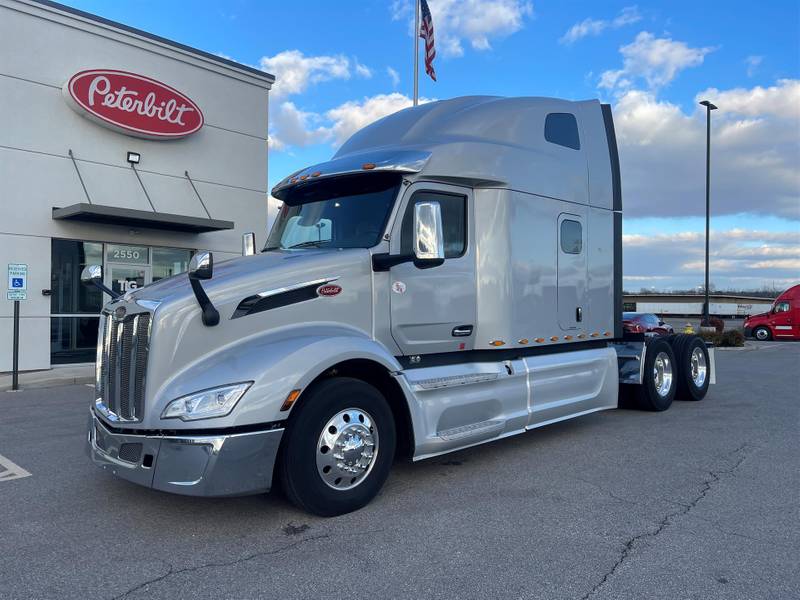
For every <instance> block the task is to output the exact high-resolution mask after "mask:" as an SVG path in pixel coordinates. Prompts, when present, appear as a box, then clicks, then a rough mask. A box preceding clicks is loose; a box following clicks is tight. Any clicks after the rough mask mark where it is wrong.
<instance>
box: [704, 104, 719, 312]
mask: <svg viewBox="0 0 800 600" xmlns="http://www.w3.org/2000/svg"><path fill="white" fill-rule="evenodd" d="M700 104H701V105H702V106H705V107H706V285H705V292H706V294H705V301H704V302H703V321H702V322H701V323H700V324H701V325H708V324H709V323H708V316H709V315H708V313H709V304H708V238H709V229H710V224H711V202H710V186H711V111H712V110H717V107H716V106H715V105H714V104H712V103H711V102H709V101H708V100H703V101H702V102H701V103H700Z"/></svg>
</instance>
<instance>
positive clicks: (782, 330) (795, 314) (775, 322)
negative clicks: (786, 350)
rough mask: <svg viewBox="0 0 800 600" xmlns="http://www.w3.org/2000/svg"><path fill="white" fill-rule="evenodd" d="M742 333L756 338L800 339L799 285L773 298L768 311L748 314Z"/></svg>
mask: <svg viewBox="0 0 800 600" xmlns="http://www.w3.org/2000/svg"><path fill="white" fill-rule="evenodd" d="M744 334H745V335H746V336H748V337H749V336H753V337H754V338H756V339H757V340H762V341H764V340H800V285H795V286H792V287H790V288H789V289H788V290H786V291H785V292H783V293H782V294H781V295H780V296H778V297H777V298H776V299H775V302H774V303H773V305H772V308H771V309H769V312H765V313H761V314H758V315H751V316H748V317H747V318H746V319H745V320H744Z"/></svg>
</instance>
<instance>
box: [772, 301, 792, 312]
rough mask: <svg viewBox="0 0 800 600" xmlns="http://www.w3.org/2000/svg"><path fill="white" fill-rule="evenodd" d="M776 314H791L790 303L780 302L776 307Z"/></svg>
mask: <svg viewBox="0 0 800 600" xmlns="http://www.w3.org/2000/svg"><path fill="white" fill-rule="evenodd" d="M775 312H776V313H782V312H789V303H788V302H778V303H777V304H776V305H775Z"/></svg>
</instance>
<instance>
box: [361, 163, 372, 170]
mask: <svg viewBox="0 0 800 600" xmlns="http://www.w3.org/2000/svg"><path fill="white" fill-rule="evenodd" d="M361 168H362V169H364V170H365V171H371V170H372V169H374V168H375V163H364V164H363V165H361Z"/></svg>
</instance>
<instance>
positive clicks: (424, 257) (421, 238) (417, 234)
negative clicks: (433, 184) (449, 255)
mask: <svg viewBox="0 0 800 600" xmlns="http://www.w3.org/2000/svg"><path fill="white" fill-rule="evenodd" d="M414 257H415V259H416V260H415V261H414V262H415V263H416V264H417V266H423V265H424V266H437V265H440V264H442V262H443V261H444V234H443V233H442V207H441V206H440V205H439V203H438V202H436V201H429V202H418V203H417V204H415V205H414Z"/></svg>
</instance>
